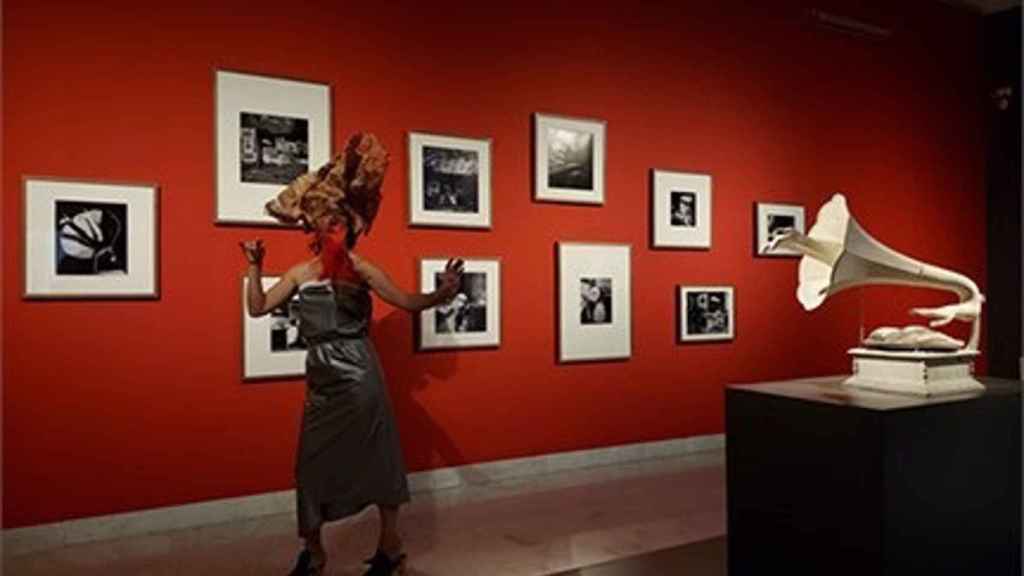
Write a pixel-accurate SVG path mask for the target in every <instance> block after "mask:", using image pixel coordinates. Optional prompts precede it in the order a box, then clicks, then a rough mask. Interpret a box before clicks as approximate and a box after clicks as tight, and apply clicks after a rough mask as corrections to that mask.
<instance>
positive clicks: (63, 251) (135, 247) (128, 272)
mask: <svg viewBox="0 0 1024 576" xmlns="http://www.w3.org/2000/svg"><path fill="white" fill-rule="evenodd" d="M23 186H24V206H25V246H24V250H25V257H24V265H25V276H24V278H25V290H24V297H25V298H28V299H156V298H159V297H160V286H159V282H160V275H159V270H160V263H159V259H160V254H159V238H160V231H159V226H160V213H159V212H160V211H159V205H160V203H159V198H160V189H159V187H158V186H157V185H156V184H132V183H122V182H99V181H88V180H68V179H63V178H46V177H34V176H29V177H25V178H24V179H23Z"/></svg>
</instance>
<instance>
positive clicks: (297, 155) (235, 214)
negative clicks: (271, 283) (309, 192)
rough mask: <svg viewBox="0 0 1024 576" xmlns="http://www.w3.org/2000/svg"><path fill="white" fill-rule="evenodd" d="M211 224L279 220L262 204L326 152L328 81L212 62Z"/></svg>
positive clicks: (267, 223)
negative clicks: (219, 67)
mask: <svg viewBox="0 0 1024 576" xmlns="http://www.w3.org/2000/svg"><path fill="white" fill-rule="evenodd" d="M214 85H215V92H216V94H215V97H214V101H215V103H216V104H215V105H216V111H215V115H214V118H215V130H214V133H215V137H214V138H215V145H216V164H217V176H216V178H217V186H216V190H217V193H216V194H217V197H216V214H215V222H216V223H217V224H249V225H261V226H283V224H281V223H280V222H278V221H277V220H275V219H274V218H272V217H271V216H269V215H268V214H267V213H266V210H265V209H264V206H265V205H266V203H267V202H268V201H270V200H271V199H272V198H274V197H275V196H276V195H277V193H278V192H280V191H281V189H282V188H284V187H285V186H287V185H288V184H290V183H291V182H292V181H293V180H294V179H295V178H298V177H299V176H301V175H303V174H305V173H307V172H309V171H310V170H311V169H316V168H319V167H320V166H322V165H324V164H326V163H327V162H328V161H329V160H330V159H331V88H330V86H328V85H326V84H317V83H313V82H306V81H302V80H291V79H287V78H272V77H268V76H257V75H253V74H244V73H240V72H231V71H227V70H217V71H216V73H215V79H214Z"/></svg>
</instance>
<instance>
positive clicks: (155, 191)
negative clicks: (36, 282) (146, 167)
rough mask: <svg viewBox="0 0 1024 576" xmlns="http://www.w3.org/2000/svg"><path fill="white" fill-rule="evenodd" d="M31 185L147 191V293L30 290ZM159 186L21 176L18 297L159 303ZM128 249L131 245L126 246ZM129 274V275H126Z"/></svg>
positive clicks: (153, 184) (144, 183)
mask: <svg viewBox="0 0 1024 576" xmlns="http://www.w3.org/2000/svg"><path fill="white" fill-rule="evenodd" d="M34 182H40V183H43V182H50V183H55V184H60V185H76V184H80V185H85V186H110V187H114V188H140V189H149V191H151V192H152V196H153V199H152V219H151V221H152V225H153V229H152V251H151V254H150V258H151V262H152V265H151V266H150V268H151V270H150V274H149V285H150V286H151V287H152V289H151V290H150V291H146V292H140V291H131V292H116V291H115V292H102V291H96V292H84V293H83V292H71V291H59V290H54V291H48V292H41V291H33V288H32V276H31V274H30V272H31V270H30V266H31V261H32V257H33V251H34V250H35V249H36V248H37V245H36V244H35V243H32V242H29V232H30V230H29V227H30V226H31V224H32V222H31V216H32V208H33V206H32V204H31V202H30V201H29V193H30V191H29V188H30V185H31V184H32V183H34ZM160 191H161V189H160V185H159V184H157V183H154V182H134V181H127V180H124V181H122V180H101V179H92V178H68V177H56V176H43V175H37V174H24V175H22V177H21V193H22V196H21V199H22V222H21V241H22V250H21V251H20V252H21V259H22V263H21V264H22V265H21V273H22V283H21V287H22V289H21V297H22V299H23V300H159V299H160V297H161V294H160V284H161V273H160V272H161V262H160V247H161V243H160V238H161V229H160ZM129 250H131V244H129ZM129 275H130V272H129Z"/></svg>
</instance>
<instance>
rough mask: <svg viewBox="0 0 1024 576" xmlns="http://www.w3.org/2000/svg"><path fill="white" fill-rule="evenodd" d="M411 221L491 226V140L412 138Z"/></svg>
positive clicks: (415, 134)
mask: <svg viewBox="0 0 1024 576" xmlns="http://www.w3.org/2000/svg"><path fill="white" fill-rule="evenodd" d="M409 223H410V224H411V225H413V226H437V227H443V228H484V229H487V228H490V227H491V141H490V140H473V139H469V138H459V137H455V136H439V135H435V134H423V133H419V132H412V133H410V134H409Z"/></svg>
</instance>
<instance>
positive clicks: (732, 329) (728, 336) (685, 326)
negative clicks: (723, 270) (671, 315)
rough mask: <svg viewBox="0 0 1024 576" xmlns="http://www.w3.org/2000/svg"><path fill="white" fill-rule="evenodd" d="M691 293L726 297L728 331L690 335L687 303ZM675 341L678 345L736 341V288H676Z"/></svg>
mask: <svg viewBox="0 0 1024 576" xmlns="http://www.w3.org/2000/svg"><path fill="white" fill-rule="evenodd" d="M693 292H725V293H726V295H727V303H726V310H727V312H728V316H727V318H728V326H729V329H728V330H727V331H726V332H724V333H716V334H691V333H690V330H689V312H690V310H689V303H688V298H687V296H688V295H689V294H690V293H693ZM676 311H677V313H676V324H677V326H676V341H677V342H678V343H680V344H689V343H701V342H731V341H733V340H735V339H736V287H735V286H733V285H717V286H711V285H701V286H697V285H679V286H677V287H676Z"/></svg>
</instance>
